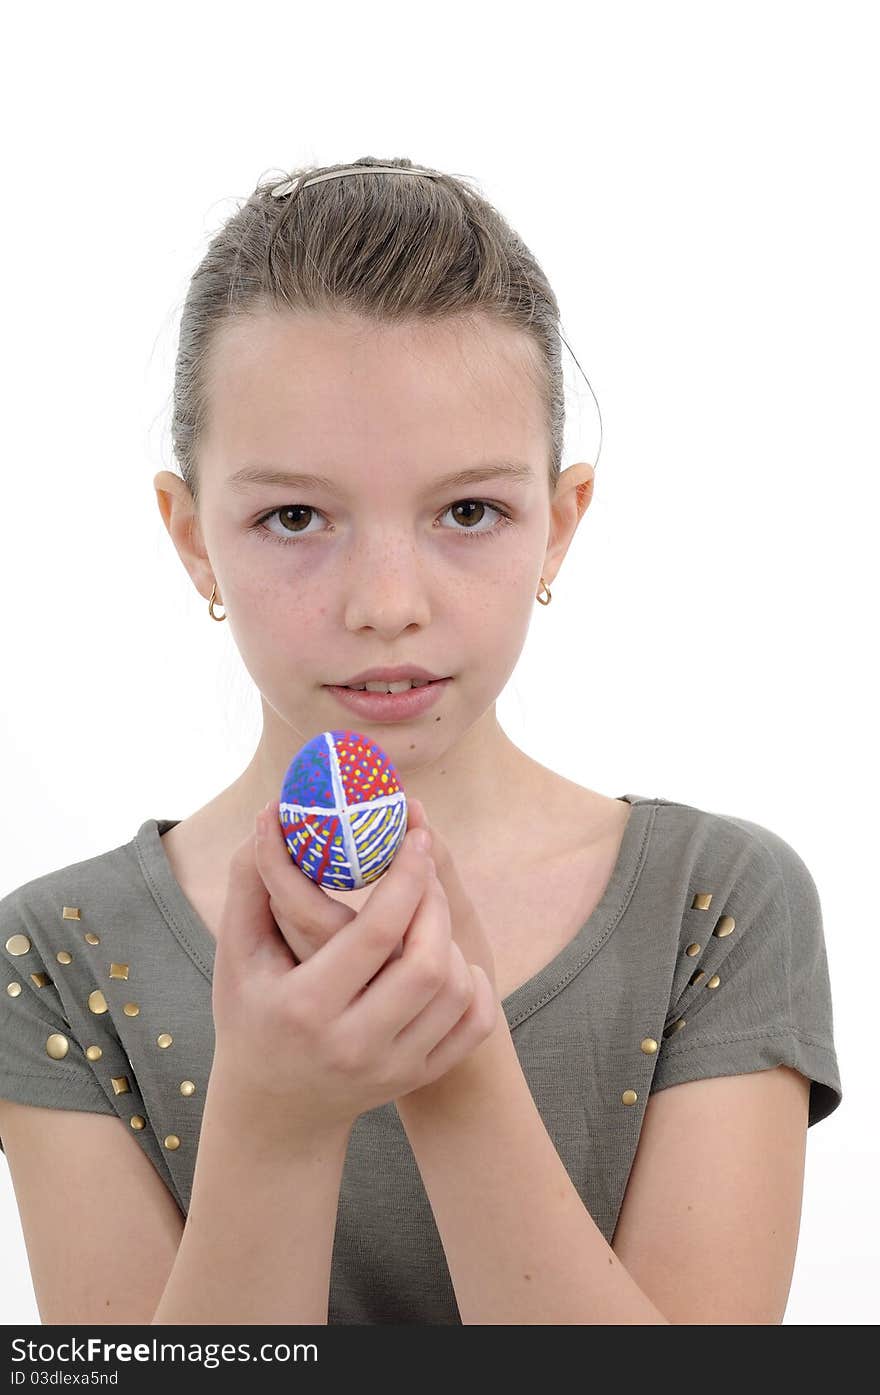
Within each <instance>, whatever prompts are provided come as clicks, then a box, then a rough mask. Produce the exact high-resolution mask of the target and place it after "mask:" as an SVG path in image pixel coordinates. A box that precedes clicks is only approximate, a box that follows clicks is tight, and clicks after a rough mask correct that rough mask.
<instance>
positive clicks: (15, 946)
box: [6, 935, 31, 954]
mask: <svg viewBox="0 0 880 1395" xmlns="http://www.w3.org/2000/svg"><path fill="white" fill-rule="evenodd" d="M30 947H31V942H30V940H29V939H28V937H27V935H10V936H9V939H8V940H7V941H6V948H7V949H8V950H9V953H10V954H27V952H28V950H29V949H30Z"/></svg>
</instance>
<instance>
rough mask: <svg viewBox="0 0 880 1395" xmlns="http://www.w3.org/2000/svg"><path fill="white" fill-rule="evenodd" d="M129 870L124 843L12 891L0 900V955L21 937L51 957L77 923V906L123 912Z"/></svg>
mask: <svg viewBox="0 0 880 1395" xmlns="http://www.w3.org/2000/svg"><path fill="white" fill-rule="evenodd" d="M134 868H135V862H134V854H133V851H132V845H131V844H130V843H129V844H123V845H121V846H120V847H117V848H112V849H110V850H109V851H106V852H102V853H97V854H95V855H94V856H92V857H87V858H83V859H81V860H80V861H77V862H72V863H68V864H66V865H65V866H62V867H55V868H52V869H51V870H50V871H47V872H43V873H41V874H40V875H39V876H36V877H32V878H31V879H30V880H28V881H25V882H22V883H21V884H20V885H19V886H16V887H13V888H12V890H10V891H7V892H6V893H5V894H4V895H3V896H2V897H0V949H3V948H5V947H6V941H7V939H8V938H9V937H10V936H11V935H13V934H15V933H17V932H23V933H25V934H27V935H28V936H29V937H30V938H31V940H32V942H33V947H34V948H35V949H37V950H38V951H39V952H41V953H43V954H44V956H45V953H47V952H50V953H54V949H55V946H56V942H61V941H63V939H64V937H65V935H66V934H67V932H69V930H70V929H71V925H72V923H73V924H75V923H76V922H78V921H80V920H81V919H82V916H81V907H82V906H83V905H88V906H89V907H91V908H93V909H94V908H95V907H101V908H106V909H107V910H108V911H111V912H112V911H113V910H114V908H115V909H116V910H117V911H119V912H124V911H125V909H126V906H127V903H129V902H130V901H131V899H132V894H133V875H132V874H133V871H134ZM83 929H86V927H85V926H83Z"/></svg>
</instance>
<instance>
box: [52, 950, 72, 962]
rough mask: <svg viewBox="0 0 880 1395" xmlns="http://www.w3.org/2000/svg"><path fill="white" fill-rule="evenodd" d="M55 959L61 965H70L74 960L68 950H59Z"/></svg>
mask: <svg viewBox="0 0 880 1395" xmlns="http://www.w3.org/2000/svg"><path fill="white" fill-rule="evenodd" d="M55 958H56V959H57V960H58V963H59V964H70V963H71V962H72V960H73V955H72V954H68V952H67V950H66V949H59V951H58V953H57V954H56V955H55Z"/></svg>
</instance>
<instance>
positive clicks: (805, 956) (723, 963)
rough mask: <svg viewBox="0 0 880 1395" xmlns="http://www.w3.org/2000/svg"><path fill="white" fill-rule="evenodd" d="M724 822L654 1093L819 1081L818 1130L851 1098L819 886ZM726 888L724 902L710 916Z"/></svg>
mask: <svg viewBox="0 0 880 1395" xmlns="http://www.w3.org/2000/svg"><path fill="white" fill-rule="evenodd" d="M715 817H716V818H717V819H719V820H720V821H721V823H720V825H719V828H718V834H717V840H718V844H719V852H718V855H717V856H716V859H715V861H714V863H713V870H712V872H711V873H710V874H709V875H708V876H707V875H706V874H705V873H703V874H702V876H701V877H700V878H699V880H700V881H701V883H702V882H703V881H706V882H708V883H709V885H707V886H705V887H704V886H703V885H702V884H701V885H700V886H698V887H696V889H695V890H694V892H693V895H689V898H688V905H687V908H686V910H685V915H684V921H683V930H682V936H681V942H680V946H679V954H678V962H677V965H676V973H675V977H674V981H673V990H672V995H671V999H670V1005H669V1011H668V1013H667V1017H666V1022H665V1025H664V1030H663V1041H662V1043H661V1046H660V1050H659V1052H658V1055H657V1058H656V1067H655V1073H654V1078H653V1082H652V1086H651V1093H654V1091H657V1090H663V1089H665V1088H667V1087H668V1086H670V1085H678V1084H681V1083H682V1082H684V1081H687V1080H703V1079H706V1078H707V1077H709V1076H719V1075H740V1074H745V1073H748V1072H751V1071H761V1070H770V1069H772V1068H773V1067H774V1066H779V1065H787V1066H791V1067H792V1068H793V1069H794V1070H796V1071H799V1072H800V1074H801V1075H803V1076H805V1077H806V1078H807V1079H808V1080H809V1081H810V1105H809V1120H808V1126H809V1125H812V1124H817V1123H819V1121H820V1120H821V1119H825V1118H826V1117H827V1116H828V1115H829V1114H831V1113H833V1111H834V1110H835V1109H836V1108H837V1106H838V1105H839V1104H840V1102H841V1100H842V1098H843V1092H842V1089H841V1084H840V1073H839V1069H838V1063H837V1056H836V1052H835V1048H834V1035H833V1033H834V1027H833V1009H832V1001H831V985H830V981H829V974H828V960H827V954H826V947H825V936H824V929H823V921H822V909H821V905H820V901H819V895H818V891H817V889H816V884H815V882H814V880H813V878H812V876H811V875H810V872H809V871H808V869H807V867H806V866H805V864H804V862H803V860H802V859H801V857H800V856H799V855H798V853H796V852H795V850H794V849H793V848H792V847H791V846H790V845H789V844H788V843H786V842H785V840H784V839H782V838H780V837H779V835H778V834H775V833H773V832H772V831H771V830H769V829H766V828H763V827H762V826H761V825H759V824H754V823H749V822H747V821H745V820H728V819H726V817H725V816H723V815H717V816H715ZM742 829H746V830H748V831H749V833H750V835H751V839H752V841H751V845H750V846H749V845H748V844H746V845H745V846H744V848H741V847H740V845H739V844H738V842H737V840H738V839H739V838H741V833H739V832H738V830H742ZM728 869H729V870H728ZM719 886H720V888H721V890H722V896H721V898H720V899H719V897H718V895H717V894H713V895H712V899H711V902H710V904H709V905H708V906H705V905H701V901H702V902H705V900H706V894H707V893H713V892H715V893H717V891H718V889H719ZM725 888H729V890H727V891H726V894H725ZM695 946H696V948H695Z"/></svg>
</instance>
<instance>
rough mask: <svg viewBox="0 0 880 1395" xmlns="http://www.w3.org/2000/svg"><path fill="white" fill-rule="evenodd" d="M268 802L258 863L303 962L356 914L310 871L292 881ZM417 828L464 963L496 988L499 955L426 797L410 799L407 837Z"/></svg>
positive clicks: (271, 902)
mask: <svg viewBox="0 0 880 1395" xmlns="http://www.w3.org/2000/svg"><path fill="white" fill-rule="evenodd" d="M267 807H268V808H269V810H270V817H269V821H268V827H267V831H266V837H265V838H264V839H260V840H258V842H257V866H258V868H259V870H260V875H261V876H262V878H263V881H264V882H265V884H266V890H267V891H268V892H269V905H270V907H271V910H272V914H273V916H274V917H275V920H276V921H277V923H278V928H279V929H280V931H281V933H282V935H283V936H284V938H285V940H286V941H287V943H288V944H289V945H290V948H291V949H292V950H293V952H294V954H295V955H296V957H297V959H298V960H299V961H304V960H306V959H308V958H310V956H311V955H312V954H314V952H315V950H316V949H318V948H320V946H321V945H323V944H326V942H327V940H328V939H330V938H331V936H332V935H335V934H336V931H337V930H340V929H341V928H342V926H343V925H346V924H347V923H348V922H349V921H350V920H351V919H352V918H353V917H354V916H355V915H356V914H357V913H356V912H355V911H353V910H352V909H351V907H350V906H344V905H343V904H342V903H341V902H340V901H336V900H335V899H334V898H333V897H332V896H328V895H327V894H326V893H325V892H324V891H323V890H322V888H321V887H319V886H318V885H317V883H316V882H313V881H312V880H311V878H310V877H307V876H306V875H305V873H302V874H301V875H300V877H299V878H298V879H296V880H294V881H293V884H292V885H291V880H292V879H291V875H290V868H291V866H292V859H291V856H290V853H289V852H288V850H287V846H286V844H285V841H284V834H283V832H282V830H281V824H280V822H279V818H278V804H277V801H273V802H272V804H271V805H270V806H267ZM416 828H419V829H424V830H425V831H426V832H427V833H428V834H429V835H430V837H431V847H430V849H429V853H430V856H431V859H432V860H433V862H434V866H435V869H436V872H437V878H438V880H439V882H440V895H439V901H440V902H443V901H445V903H446V909H445V913H446V914H447V915H448V916H449V920H450V930H451V934H452V939H453V942H454V943H455V944H457V945H458V948H459V949H460V950H461V953H462V955H463V957H464V960H465V963H467V964H477V965H479V967H480V968H481V969H482V970H483V972H484V974H485V975H486V977H487V978H488V980H489V982H490V983H491V985H492V992H493V993H496V992H497V989H496V978H495V955H494V953H493V951H492V946H491V945H490V943H489V941H488V938H487V937H486V932H485V930H484V929H483V924H482V921H481V919H480V916H479V914H478V912H477V909H476V907H475V905H474V903H473V901H472V900H471V898H470V896H469V895H468V893H467V891H466V890H465V887H464V885H463V883H462V880H461V877H460V876H459V874H458V869H457V867H456V865H455V862H454V860H453V857H452V854H451V852H450V851H449V848H448V847H447V846H446V843H445V842H444V841H443V839H442V838H441V836H440V834H439V833H438V832H437V831H436V830H435V829H433V828H431V827H430V826H429V824H428V820H427V818H426V817H425V808H424V805H423V804H422V802H421V800H420V799H408V800H407V836H409V834H410V833H411V831H412V830H413V829H416ZM402 851H403V849H401V853H402ZM398 856H400V853H399V854H398ZM396 860H397V859H396V858H395V861H396ZM393 866H394V864H393V863H392V867H391V868H389V870H388V871H387V872H386V873H385V877H384V878H382V880H383V881H384V880H385V878H387V877H389V876H390V875H391V870H392V868H393ZM303 882H304V883H306V885H305V886H304V885H302V883H303ZM379 884H380V883H376V884H375V887H374V889H373V891H371V893H370V900H372V898H373V896H375V894H376V887H378V885H379ZM292 893H296V894H295V895H293V894H292ZM436 913H438V914H443V913H444V912H443V907H442V905H438V907H437V908H436ZM402 951H403V946H402V945H398V946H397V947H396V948H395V949H394V950H393V951H392V957H396V956H397V955H399V954H401V953H402Z"/></svg>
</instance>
